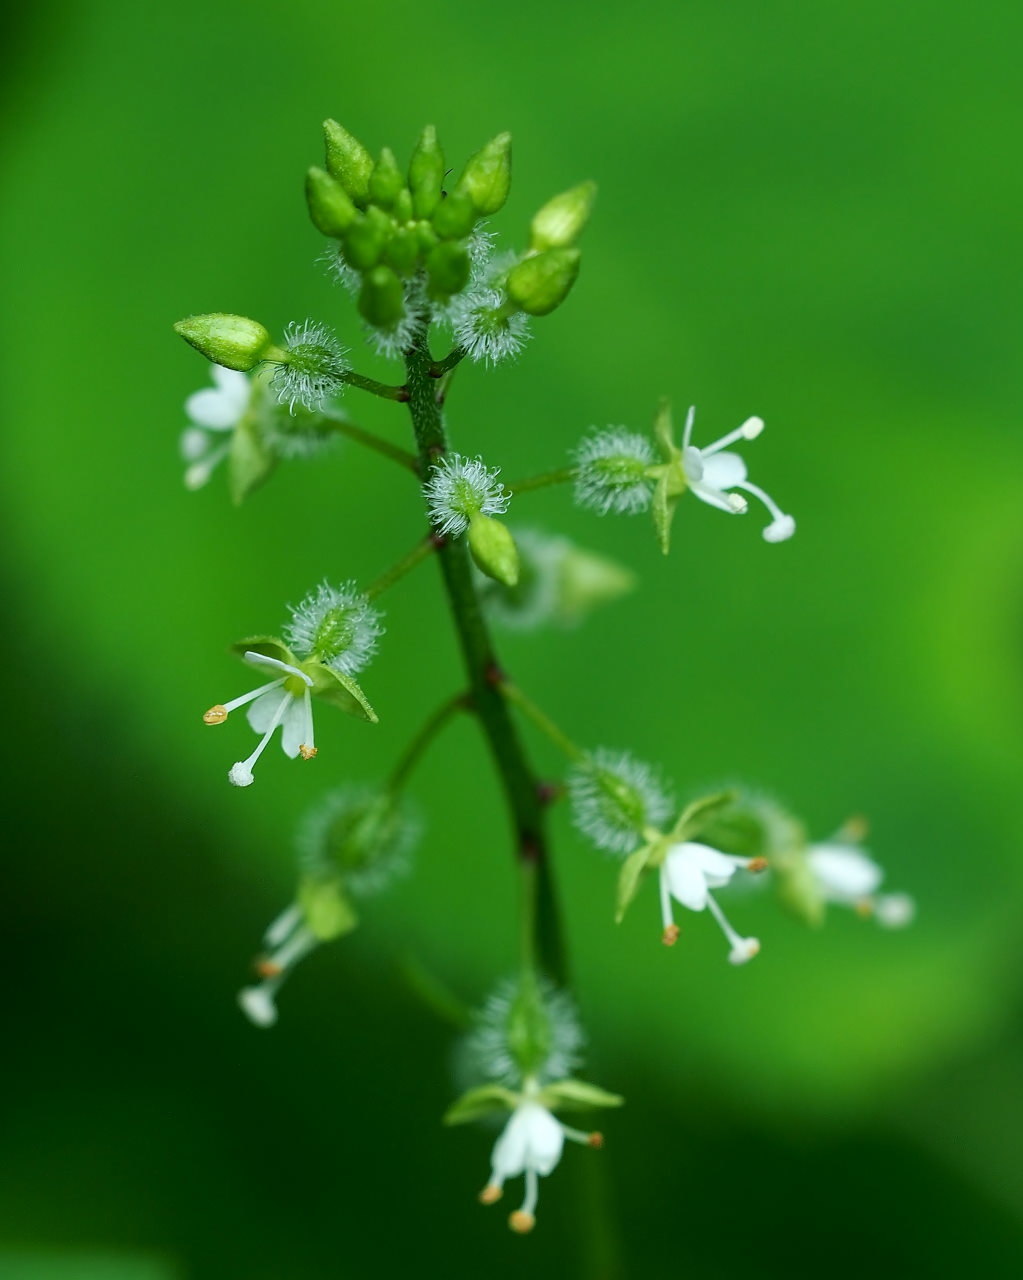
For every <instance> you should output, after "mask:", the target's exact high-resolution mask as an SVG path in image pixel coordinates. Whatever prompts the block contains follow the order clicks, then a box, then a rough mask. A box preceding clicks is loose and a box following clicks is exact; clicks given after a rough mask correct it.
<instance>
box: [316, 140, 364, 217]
mask: <svg viewBox="0 0 1023 1280" xmlns="http://www.w3.org/2000/svg"><path fill="white" fill-rule="evenodd" d="M323 140H324V143H325V149H326V166H327V172H328V173H329V174H330V176H331V177H332V178H336V179H337V180H338V182H340V183H341V185H342V186H343V187H344V189H345V191H347V192H348V194H349V195H350V196H351V198H352V200H353V201H354V202H355V203H356V204H357V205H358V206H359V208H360V209H362V208H365V206H366V203H367V201H368V199H369V179H370V174H371V173H372V172H373V157H372V156H371V155H370V154H369V152H368V151H367V150H366V148H365V147H364V146H363V145H362V143H361V142H360V141H359V140H358V138H356V137H353V135H352V134H350V133H349V132H348V130H347V129H346V128H345V127H344V126H343V125H340V124H338V122H337V121H336V120H325V121H324V122H323Z"/></svg>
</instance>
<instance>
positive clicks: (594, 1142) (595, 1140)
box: [587, 1129, 604, 1151]
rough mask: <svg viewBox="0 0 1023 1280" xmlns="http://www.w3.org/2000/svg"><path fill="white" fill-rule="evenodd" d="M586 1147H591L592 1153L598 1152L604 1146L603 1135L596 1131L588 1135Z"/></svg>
mask: <svg viewBox="0 0 1023 1280" xmlns="http://www.w3.org/2000/svg"><path fill="white" fill-rule="evenodd" d="M587 1145H588V1146H591V1147H592V1148H593V1149H594V1151H599V1150H600V1149H601V1148H602V1147H603V1145H604V1135H603V1134H602V1133H601V1132H600V1131H599V1130H597V1129H594V1131H593V1132H592V1133H591V1134H590V1136H589V1138H588V1140H587Z"/></svg>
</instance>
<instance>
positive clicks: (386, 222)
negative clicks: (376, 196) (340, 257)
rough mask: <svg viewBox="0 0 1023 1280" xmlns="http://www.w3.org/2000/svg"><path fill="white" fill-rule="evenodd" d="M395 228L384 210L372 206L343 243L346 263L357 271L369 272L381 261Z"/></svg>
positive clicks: (349, 229)
mask: <svg viewBox="0 0 1023 1280" xmlns="http://www.w3.org/2000/svg"><path fill="white" fill-rule="evenodd" d="M393 230H394V226H393V224H392V222H391V220H390V218H389V217H388V216H387V214H386V213H384V211H383V210H382V209H378V208H376V206H374V205H371V206H370V208H369V209H367V210H366V212H365V214H364V215H363V216H362V217H361V218H359V219H358V220H357V221H356V222H353V223H352V225H351V226H350V227H349V228H348V230H347V232H346V233H345V237H344V240H343V241H342V244H343V247H344V255H345V261H346V262H348V263H349V264H350V265H351V266H353V267H354V268H355V269H356V271H368V270H369V268H370V267H375V266H376V264H377V263H378V262H379V261H380V259H381V257H382V255H383V252H384V246H385V245H386V244H387V242H388V240H390V238H391V235H392V233H393Z"/></svg>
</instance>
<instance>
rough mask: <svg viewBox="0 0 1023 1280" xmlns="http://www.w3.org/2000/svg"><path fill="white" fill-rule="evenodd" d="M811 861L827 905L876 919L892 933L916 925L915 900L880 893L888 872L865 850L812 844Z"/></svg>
mask: <svg viewBox="0 0 1023 1280" xmlns="http://www.w3.org/2000/svg"><path fill="white" fill-rule="evenodd" d="M807 860H808V862H809V864H810V871H811V873H812V874H813V878H814V881H815V883H816V885H817V890H818V892H819V893H820V895H821V897H822V898H823V899H824V900H825V902H834V903H837V904H839V905H840V906H845V907H853V908H855V909H856V910H857V911H859V912H861V913H862V914H863V915H873V916H874V917H875V918H876V919H877V922H878V924H881V925H884V926H885V927H886V928H888V929H900V928H902V927H903V926H905V925H907V924H910V923H911V922H912V920H913V917H914V915H915V914H916V904H915V903H914V901H913V899H912V898H911V897H910V896H909V895H908V894H905V893H878V889H879V888H880V887H881V881H882V880H883V879H884V872H883V871H882V869H881V868H880V867H879V866H878V864H877V863H876V862H875V861H874V860H873V858H871V857H869V855H868V854H867V853H866V852H865V851H864V850H863V849H860V848H858V847H857V846H856V845H854V844H848V843H845V842H843V841H841V840H833V841H829V842H825V843H822V844H812V845H811V846H810V848H809V851H808V853H807Z"/></svg>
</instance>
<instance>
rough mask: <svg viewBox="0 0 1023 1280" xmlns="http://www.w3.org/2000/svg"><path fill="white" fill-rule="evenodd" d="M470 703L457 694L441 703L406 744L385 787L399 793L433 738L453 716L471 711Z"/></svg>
mask: <svg viewBox="0 0 1023 1280" xmlns="http://www.w3.org/2000/svg"><path fill="white" fill-rule="evenodd" d="M471 707H472V702H471V699H470V698H469V696H468V694H465V693H457V694H455V696H454V697H453V698H448V700H447V701H446V702H442V703H441V704H440V706H439V707H437V708H436V710H435V711H433V712H432V714H431V715H430V716H429V717H428V718H427V719H426V721H425V722H424V724H423V726H422V728H421V729H420V730H419V732H418V733H417V734H416V736H415V737H414V738H413V739H412V741H411V742H410V743H409V744H408V746H407V747H406V748H405V750H404V751H403V752H402V754H401V756H400V758H399V759H398V763H397V764H396V765H395V766H394V768H393V769H392V770H391V776H390V778H389V779H388V782H387V787H388V790H389V791H391V792H392V793H396V792H398V791H401V789H402V788H403V787H404V786H405V783H406V782H407V781H408V779H409V775H410V774H411V773H412V770H413V769H414V768H415V767H416V765H417V764H418V763H419V761H420V760H421V759H422V758H423V755H424V754H425V752H426V749H427V748H428V747H429V746H430V744H431V743H432V742H433V740H434V738H435V737H436V736H437V734H438V733H440V731H441V730H442V729H443V728H444V726H445V725H446V724H447V723H448V721H449V720H450V719H452V717H453V716H455V715H456V714H457V713H458V712H459V711H469V710H471Z"/></svg>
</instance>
